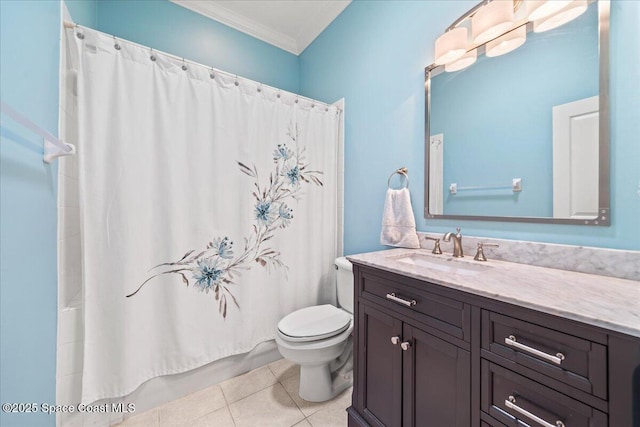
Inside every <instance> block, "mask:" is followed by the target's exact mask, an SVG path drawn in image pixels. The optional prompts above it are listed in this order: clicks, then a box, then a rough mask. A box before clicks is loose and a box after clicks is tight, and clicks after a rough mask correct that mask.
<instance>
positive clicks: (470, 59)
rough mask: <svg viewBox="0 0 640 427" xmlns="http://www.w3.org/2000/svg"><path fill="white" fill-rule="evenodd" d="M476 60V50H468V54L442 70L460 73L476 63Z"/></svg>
mask: <svg viewBox="0 0 640 427" xmlns="http://www.w3.org/2000/svg"><path fill="white" fill-rule="evenodd" d="M477 58H478V49H473V50H470V51H469V52H467V53H465V54H464V55H463V56H462V58H460V59H458V60H456V61H454V62H451V63H449V64H446V65H445V66H444V70H445V71H447V72H450V73H451V72H454V71H460V70H462V69H463V68H467V67H468V66H469V65H471V64H473V63H474V62H476V59H477Z"/></svg>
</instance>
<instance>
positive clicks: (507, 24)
mask: <svg viewBox="0 0 640 427" xmlns="http://www.w3.org/2000/svg"><path fill="white" fill-rule="evenodd" d="M512 26H513V1H510V0H509V1H505V0H494V1H492V2H490V3H488V4H485V5H484V6H482V7H481V8H480V9H478V11H477V12H476V13H475V14H474V15H473V16H472V17H471V36H472V39H473V43H475V44H477V45H480V44H484V43H486V42H488V41H489V40H492V39H494V38H496V37H498V36H499V35H500V34H503V33H504V32H505V31H507V30H509V29H510V28H511V27H512Z"/></svg>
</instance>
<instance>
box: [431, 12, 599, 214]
mask: <svg viewBox="0 0 640 427" xmlns="http://www.w3.org/2000/svg"><path fill="white" fill-rule="evenodd" d="M550 64H553V66H550ZM598 65H599V63H598V7H597V4H596V3H592V4H591V6H590V7H589V9H588V11H587V12H586V13H584V14H583V15H582V16H580V17H578V18H577V19H575V20H574V21H572V22H570V23H568V24H566V25H563V26H562V27H560V28H557V29H556V30H553V31H548V32H543V33H534V32H530V33H528V34H527V42H526V43H525V44H524V46H521V47H520V48H518V49H516V50H515V51H513V52H510V53H508V54H506V55H503V56H499V57H496V58H488V57H486V56H484V55H482V56H480V57H479V58H478V60H477V61H476V63H475V64H473V66H471V67H468V68H465V69H464V70H461V71H458V72H455V73H446V72H444V73H441V74H439V75H437V76H435V77H434V78H432V79H431V117H430V120H431V121H430V126H431V129H430V133H431V135H435V134H439V133H443V134H444V159H445V161H444V174H443V187H444V188H443V191H444V192H443V194H444V197H443V202H444V213H445V214H447V215H485V216H495V215H501V216H540V217H553V176H552V173H551V169H552V165H553V150H552V148H553V147H552V146H553V127H552V114H551V112H552V107H553V106H556V105H562V104H565V103H568V102H572V101H577V100H580V99H584V98H588V97H592V96H595V95H598V93H599V86H598V83H599V79H598V77H599V73H598ZM541 88H543V89H541ZM512 178H521V179H522V181H523V186H524V190H523V191H522V192H520V193H513V192H511V191H509V190H507V191H505V190H495V191H490V190H482V191H468V192H460V193H458V194H456V195H450V194H449V184H450V183H452V182H455V183H457V184H458V185H459V186H467V185H510V184H511V180H512ZM594 179H595V185H596V186H597V177H594ZM594 191H596V192H597V188H596V189H595V190H594Z"/></svg>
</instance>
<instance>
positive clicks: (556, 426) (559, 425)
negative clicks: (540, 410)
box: [504, 396, 565, 427]
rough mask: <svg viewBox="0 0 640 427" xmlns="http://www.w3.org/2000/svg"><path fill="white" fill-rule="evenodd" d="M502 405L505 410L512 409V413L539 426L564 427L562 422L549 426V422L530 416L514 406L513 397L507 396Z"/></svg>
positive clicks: (525, 411) (527, 412)
mask: <svg viewBox="0 0 640 427" xmlns="http://www.w3.org/2000/svg"><path fill="white" fill-rule="evenodd" d="M504 404H505V406H506V407H507V408H510V409H513V410H514V411H516V412H517V413H519V414H520V415H524V416H525V417H527V418H529V419H530V420H533V421H535V422H537V423H538V424H540V425H543V426H544V427H565V425H564V423H563V422H562V421H560V420H557V421H556V422H555V424H551V423H550V422H548V421H546V420H543V419H542V418H540V417H539V416H537V415H535V414H532V413H531V412H529V411H527V410H526V409H522V408H521V407H519V406H518V405H516V398H515V397H513V396H509V399H508V400H505V401H504Z"/></svg>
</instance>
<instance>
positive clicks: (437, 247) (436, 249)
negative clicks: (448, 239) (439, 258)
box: [424, 236, 442, 255]
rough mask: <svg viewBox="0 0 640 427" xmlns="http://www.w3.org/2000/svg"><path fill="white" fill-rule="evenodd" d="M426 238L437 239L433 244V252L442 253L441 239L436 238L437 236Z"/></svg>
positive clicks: (426, 237)
mask: <svg viewBox="0 0 640 427" xmlns="http://www.w3.org/2000/svg"><path fill="white" fill-rule="evenodd" d="M424 238H425V240H433V241H435V243H434V244H433V250H432V251H431V253H432V254H436V255H441V254H442V249H440V239H436V238H435V237H429V236H425V237H424Z"/></svg>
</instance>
